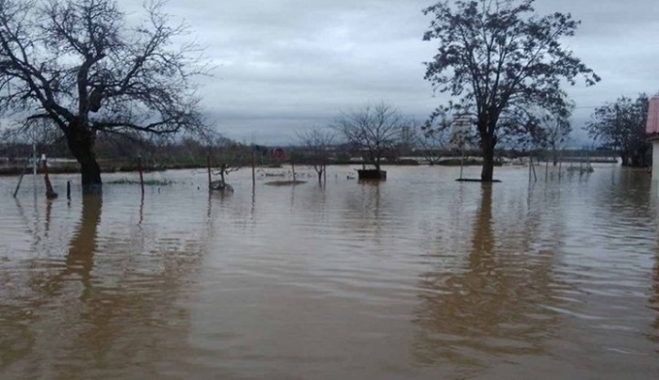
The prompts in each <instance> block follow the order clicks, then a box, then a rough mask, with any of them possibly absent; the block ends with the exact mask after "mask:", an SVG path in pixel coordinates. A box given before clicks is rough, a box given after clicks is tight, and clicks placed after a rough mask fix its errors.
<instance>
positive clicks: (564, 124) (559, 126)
mask: <svg viewBox="0 0 659 380" xmlns="http://www.w3.org/2000/svg"><path fill="white" fill-rule="evenodd" d="M573 107H574V106H573V105H572V106H571V107H569V108H564V109H561V110H559V111H556V112H549V111H546V112H545V113H544V114H543V115H541V117H540V122H541V124H542V125H543V128H544V129H545V131H546V132H545V137H546V139H547V144H546V145H547V147H548V148H549V150H550V151H551V157H552V162H553V165H554V166H556V165H558V156H559V154H560V152H561V151H562V150H563V149H565V147H566V145H567V144H568V140H569V138H570V133H572V124H570V120H569V118H570V115H571V114H572V108H573Z"/></svg>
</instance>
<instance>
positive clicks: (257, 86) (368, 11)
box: [120, 0, 659, 143]
mask: <svg viewBox="0 0 659 380" xmlns="http://www.w3.org/2000/svg"><path fill="white" fill-rule="evenodd" d="M432 4H433V2H432V1H420V0H362V1H354V0H351V1H348V0H335V1H311V0H260V1H259V0H244V1H227V0H221V1H217V0H170V2H168V3H167V10H168V12H169V13H170V14H172V16H173V18H174V19H179V20H180V19H184V20H185V21H186V22H187V24H189V25H190V27H191V29H192V32H193V35H194V36H195V37H196V39H197V40H198V41H199V42H200V43H201V44H202V45H204V46H206V47H207V50H206V56H207V57H208V59H209V60H210V61H211V62H212V63H213V64H214V65H215V66H216V68H215V70H214V76H213V77H212V78H201V79H200V80H201V84H202V87H201V90H200V91H201V94H202V96H203V98H204V102H203V104H204V106H205V108H206V109H207V110H208V114H209V118H210V119H211V120H213V121H214V122H215V123H216V125H217V128H218V130H220V131H222V132H223V133H225V134H227V136H229V137H233V138H238V139H241V140H245V139H246V140H250V139H251V138H252V137H254V138H255V139H258V140H272V141H277V142H278V143H283V142H286V141H287V139H291V138H292V136H294V131H295V130H297V129H300V128H304V127H308V126H310V125H315V126H318V125H325V124H327V123H329V122H331V120H332V119H333V118H334V116H335V115H336V114H338V112H340V111H341V110H346V109H350V108H353V107H356V106H359V105H361V104H364V103H366V102H375V101H379V100H385V101H388V102H390V103H391V104H393V105H395V106H396V107H398V108H399V110H400V111H401V112H403V113H405V114H407V115H409V116H411V117H414V118H417V119H424V118H425V117H427V116H428V114H429V113H430V112H431V111H432V109H433V108H434V107H436V106H437V105H439V104H441V103H442V102H445V101H446V100H447V99H448V96H446V95H444V94H437V95H436V97H433V93H432V87H431V85H430V83H428V82H426V81H424V80H423V75H424V67H423V65H422V62H423V61H427V60H430V59H432V55H433V52H434V44H433V43H428V42H423V41H422V40H421V39H422V35H423V32H424V31H425V30H426V29H427V27H428V25H429V23H430V18H429V17H426V16H424V15H423V14H422V12H421V10H422V9H423V8H424V7H426V6H429V5H432ZM120 5H121V6H122V7H123V8H124V9H127V10H128V12H130V13H135V14H137V13H138V9H139V8H138V7H137V5H138V4H136V2H133V1H129V0H120ZM536 9H537V10H538V12H539V13H540V14H546V13H549V12H554V11H560V12H570V13H572V15H573V16H574V17H575V18H576V19H580V20H581V21H582V24H581V26H580V28H579V30H578V31H577V35H576V36H575V37H574V38H570V39H567V40H566V41H565V43H566V45H567V46H569V47H570V48H571V49H572V50H573V51H574V53H575V55H576V56H578V57H580V58H582V59H583V60H584V62H585V63H586V64H587V65H589V66H590V67H592V68H593V69H594V70H595V71H596V72H597V73H598V74H600V75H601V76H602V78H603V81H602V82H601V83H600V84H598V85H597V86H594V87H589V88H586V87H585V86H583V85H582V84H580V85H578V86H575V87H572V88H569V89H568V90H569V93H570V95H571V96H572V97H573V99H574V100H575V101H576V103H577V107H578V109H577V110H576V112H575V116H574V124H575V125H576V126H577V127H578V126H579V125H582V124H584V123H585V122H586V121H587V120H588V117H589V115H590V113H591V112H592V106H597V105H600V104H602V103H603V102H606V101H612V100H615V99H616V98H617V97H618V96H620V95H628V96H634V95H636V94H637V93H639V92H648V93H655V92H656V91H658V90H659V78H658V77H659V76H657V75H656V74H655V73H656V71H657V66H658V65H657V64H656V63H655V62H659V48H658V47H659V46H658V42H657V41H656V39H655V38H654V36H657V35H659V23H658V22H657V21H655V19H654V18H655V15H656V14H659V2H655V1H646V0H627V1H618V0H599V1H596V0H579V1H577V0H537V1H536ZM259 142H261V143H267V141H259Z"/></svg>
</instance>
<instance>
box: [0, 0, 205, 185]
mask: <svg viewBox="0 0 659 380" xmlns="http://www.w3.org/2000/svg"><path fill="white" fill-rule="evenodd" d="M162 5H163V3H162V2H160V1H155V2H153V3H150V4H149V5H147V6H146V8H145V10H146V18H145V20H144V21H143V22H141V23H139V24H135V25H132V21H133V20H130V21H131V22H129V20H127V19H126V17H125V14H124V13H122V12H121V11H120V10H119V9H118V8H117V5H116V2H115V1H114V0H49V1H46V0H43V1H41V0H0V109H1V110H2V111H3V112H4V113H6V114H10V115H13V116H14V117H21V118H22V117H27V119H29V120H36V119H44V120H48V121H49V122H50V125H51V126H52V127H53V128H59V129H60V130H61V131H62V132H63V133H64V135H65V138H66V141H67V144H68V147H69V149H70V151H71V154H72V155H73V156H74V157H75V158H76V159H77V160H78V162H79V163H80V171H81V175H82V185H83V189H84V190H85V191H90V190H95V189H96V190H100V185H101V175H100V167H99V165H98V163H97V161H96V156H95V153H94V143H95V140H96V136H97V134H99V133H108V134H123V133H126V132H134V133H138V134H149V133H154V134H170V133H176V132H179V131H181V130H194V129H198V128H202V127H203V122H202V118H201V115H200V112H199V111H198V102H199V100H198V98H197V97H196V96H195V92H194V90H195V89H194V86H193V84H192V83H191V81H190V79H191V76H193V75H196V74H200V73H202V71H203V67H201V66H200V65H199V62H200V61H199V56H198V53H199V51H198V49H197V48H196V47H195V46H194V45H192V44H184V45H178V47H175V46H176V45H174V44H173V42H174V41H173V40H174V39H175V38H178V37H179V36H181V35H182V34H183V33H185V32H186V28H185V27H183V26H170V25H169V23H168V18H167V16H166V15H165V14H164V13H163V10H162Z"/></svg>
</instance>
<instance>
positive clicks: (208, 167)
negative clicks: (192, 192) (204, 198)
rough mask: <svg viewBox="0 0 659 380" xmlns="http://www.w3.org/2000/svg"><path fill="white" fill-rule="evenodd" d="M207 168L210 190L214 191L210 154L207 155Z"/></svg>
mask: <svg viewBox="0 0 659 380" xmlns="http://www.w3.org/2000/svg"><path fill="white" fill-rule="evenodd" d="M206 168H207V169H208V190H213V185H212V182H213V180H212V179H211V155H210V154H208V155H206Z"/></svg>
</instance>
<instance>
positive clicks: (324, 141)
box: [297, 128, 335, 183]
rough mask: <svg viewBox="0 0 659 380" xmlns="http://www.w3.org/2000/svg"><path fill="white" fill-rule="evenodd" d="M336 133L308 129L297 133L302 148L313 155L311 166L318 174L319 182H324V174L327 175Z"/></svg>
mask: <svg viewBox="0 0 659 380" xmlns="http://www.w3.org/2000/svg"><path fill="white" fill-rule="evenodd" d="M334 137H335V135H334V133H333V132H332V131H331V130H330V131H328V130H323V129H318V128H317V129H307V130H303V131H299V132H297V138H298V140H299V141H300V144H301V145H302V147H304V148H305V149H307V150H308V152H309V153H310V154H311V157H310V158H311V165H312V166H313V168H314V170H315V171H316V173H317V174H318V182H319V183H321V182H322V181H323V174H325V175H327V164H328V163H329V149H330V147H331V146H332V144H333V143H334Z"/></svg>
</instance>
